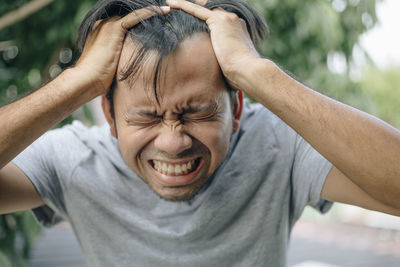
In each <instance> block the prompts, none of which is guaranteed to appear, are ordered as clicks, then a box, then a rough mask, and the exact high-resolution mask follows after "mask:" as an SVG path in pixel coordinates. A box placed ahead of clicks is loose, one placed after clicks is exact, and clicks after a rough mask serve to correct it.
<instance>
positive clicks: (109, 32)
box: [0, 7, 169, 214]
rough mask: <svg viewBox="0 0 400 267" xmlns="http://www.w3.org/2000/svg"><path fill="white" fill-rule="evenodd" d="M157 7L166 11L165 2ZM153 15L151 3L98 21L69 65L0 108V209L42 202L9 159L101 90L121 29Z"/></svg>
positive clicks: (117, 54)
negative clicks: (71, 64) (39, 86)
mask: <svg viewBox="0 0 400 267" xmlns="http://www.w3.org/2000/svg"><path fill="white" fill-rule="evenodd" d="M161 12H163V13H168V12H169V8H167V7H165V8H164V9H162V10H161ZM154 15H156V14H154V12H153V9H151V8H149V9H141V10H138V11H136V12H132V13H131V14H129V15H127V16H125V17H123V18H110V19H108V20H104V21H101V22H99V23H98V24H97V26H96V27H95V29H94V30H93V32H92V33H91V35H90V36H89V38H88V40H87V41H86V44H85V48H84V51H83V53H82V55H81V57H80V59H79V61H78V62H77V64H76V65H75V66H74V67H73V68H70V69H67V70H65V71H64V72H63V73H61V74H60V75H59V76H58V77H57V79H55V80H53V81H52V82H50V83H48V84H47V85H45V86H44V87H42V88H40V89H39V90H37V91H36V92H34V93H32V94H30V95H29V96H27V97H25V98H23V99H21V100H19V101H16V102H14V103H12V104H9V105H7V106H4V107H2V108H0V118H1V120H0V127H1V129H3V130H2V131H0V168H1V170H0V214H2V213H10V212H14V211H21V210H26V209H31V208H34V207H38V206H41V205H43V204H44V203H43V200H42V199H41V198H40V196H39V194H38V193H37V192H36V190H35V188H34V186H33V185H32V183H31V182H30V180H29V179H28V178H27V177H26V176H25V174H24V173H23V172H22V171H21V170H19V169H18V168H17V167H16V166H15V165H14V164H12V163H10V161H11V160H12V159H13V158H14V157H15V156H16V155H18V153H20V152H21V151H22V150H23V149H24V148H26V147H27V146H29V145H30V144H31V143H32V142H33V141H35V140H36V139H37V138H38V137H39V136H41V135H42V134H43V133H45V132H46V131H47V130H49V129H51V128H52V127H53V126H54V125H56V124H57V123H58V122H60V121H61V120H63V119H64V118H65V117H67V116H68V115H69V114H71V113H72V112H73V111H74V110H76V109H77V108H79V107H80V106H81V105H83V104H84V103H86V102H88V101H90V100H92V99H93V98H95V97H97V96H99V95H103V94H105V93H106V92H107V90H108V88H109V87H110V85H111V82H112V79H113V77H114V75H115V72H116V69H117V67H118V62H119V57H120V53H121V49H122V46H123V40H124V38H125V33H126V29H127V28H130V27H132V26H133V25H135V24H137V23H139V22H140V19H146V18H149V17H151V16H154ZM105 51H106V52H105Z"/></svg>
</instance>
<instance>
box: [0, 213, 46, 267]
mask: <svg viewBox="0 0 400 267" xmlns="http://www.w3.org/2000/svg"><path fill="white" fill-rule="evenodd" d="M39 232H40V227H39V225H38V224H37V223H36V221H35V219H34V218H33V215H32V214H30V213H27V212H18V213H14V214H7V215H2V216H0V266H4V267H14V266H25V260H26V259H27V258H28V256H29V252H30V250H31V247H32V245H33V242H34V240H35V237H36V236H37V234H38V233H39Z"/></svg>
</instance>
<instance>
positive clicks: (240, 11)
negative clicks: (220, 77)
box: [77, 0, 268, 111]
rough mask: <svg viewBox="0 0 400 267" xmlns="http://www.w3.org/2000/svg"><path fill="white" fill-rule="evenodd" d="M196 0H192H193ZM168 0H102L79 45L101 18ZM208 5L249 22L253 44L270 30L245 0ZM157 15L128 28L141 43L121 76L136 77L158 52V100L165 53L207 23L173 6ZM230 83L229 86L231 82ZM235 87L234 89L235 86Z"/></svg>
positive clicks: (204, 29) (204, 28) (87, 19)
mask: <svg viewBox="0 0 400 267" xmlns="http://www.w3.org/2000/svg"><path fill="white" fill-rule="evenodd" d="M190 1H191V2H193V1H192V0H190ZM164 5H165V0H100V1H98V2H97V4H96V5H95V6H94V7H93V8H92V9H91V10H90V11H89V13H88V14H87V15H86V17H85V19H84V20H83V22H82V24H81V26H80V29H79V34H78V41H77V45H78V49H79V50H80V52H82V51H83V47H84V45H85V42H86V39H87V37H88V35H89V34H90V33H91V31H92V30H93V26H94V24H95V23H96V21H98V20H102V19H107V18H110V17H113V16H119V17H123V16H125V15H127V14H128V13H130V12H132V11H134V10H138V9H141V8H145V7H149V6H164ZM204 7H205V8H208V9H213V8H222V9H224V10H226V11H229V12H232V13H235V14H236V15H237V16H238V17H239V18H241V19H243V20H244V21H245V22H246V25H247V30H248V32H249V34H250V37H251V39H252V41H253V43H254V44H257V43H258V42H259V41H260V40H262V39H263V38H264V37H266V35H267V34H268V27H267V25H266V23H265V21H264V20H263V18H262V17H261V16H260V15H259V14H258V13H257V12H256V11H255V10H254V9H253V8H252V7H251V6H249V5H248V4H247V3H246V2H244V1H242V0H209V1H208V2H207V3H206V4H205V5H204ZM154 11H155V12H157V13H159V15H158V16H154V17H151V18H149V19H146V20H143V21H141V23H139V24H137V25H135V26H134V27H132V28H131V29H129V30H128V32H127V38H128V37H129V38H131V39H132V40H133V41H134V43H135V44H138V45H139V48H138V50H137V51H136V53H135V54H134V55H133V57H132V58H131V62H130V65H129V66H128V67H127V68H125V69H124V70H122V72H121V78H119V80H118V81H123V80H126V79H128V78H133V79H134V77H135V76H137V74H139V73H140V72H141V70H142V69H141V68H142V66H143V65H144V63H145V62H146V61H147V60H148V59H149V57H150V56H152V55H154V52H155V54H156V55H157V57H158V58H157V60H156V63H155V64H154V69H153V73H154V77H153V90H154V95H155V98H156V101H157V102H158V103H159V99H158V96H157V86H158V83H159V76H160V68H161V62H162V60H163V59H164V58H165V56H167V55H169V54H171V53H172V52H173V51H175V50H176V49H177V48H178V46H179V44H181V43H182V42H183V41H184V40H185V39H187V38H188V37H191V36H192V35H194V34H196V33H208V34H209V29H208V27H207V24H206V23H205V22H204V21H202V20H200V19H197V18H195V17H193V16H191V15H189V14H187V13H185V12H183V11H180V10H174V9H171V12H169V13H168V14H161V12H160V11H158V10H157V9H155V10H154ZM116 82H117V81H116V78H115V77H114V80H113V83H112V85H111V87H110V90H109V92H108V93H107V95H106V96H107V99H108V101H109V102H110V105H111V109H112V111H113V93H114V89H115V86H116ZM227 86H228V90H229V89H230V88H229V85H227ZM232 91H233V90H232Z"/></svg>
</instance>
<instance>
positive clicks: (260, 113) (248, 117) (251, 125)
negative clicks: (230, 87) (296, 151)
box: [240, 99, 298, 143]
mask: <svg viewBox="0 0 400 267" xmlns="http://www.w3.org/2000/svg"><path fill="white" fill-rule="evenodd" d="M240 132H241V134H242V135H251V136H253V138H255V137H259V138H262V139H261V140H264V141H271V142H278V143H281V142H284V143H288V142H290V141H291V140H292V141H293V142H296V139H297V136H298V135H297V133H296V132H295V131H294V130H293V129H292V128H290V127H289V126H288V125H287V124H286V123H285V122H283V121H282V120H281V119H280V118H279V117H278V116H276V115H275V114H274V113H272V112H271V111H270V110H268V109H267V108H266V107H264V106H263V105H261V104H259V103H250V101H249V100H248V99H246V100H245V101H244V103H243V115H242V118H241V120H240ZM255 140H257V139H255Z"/></svg>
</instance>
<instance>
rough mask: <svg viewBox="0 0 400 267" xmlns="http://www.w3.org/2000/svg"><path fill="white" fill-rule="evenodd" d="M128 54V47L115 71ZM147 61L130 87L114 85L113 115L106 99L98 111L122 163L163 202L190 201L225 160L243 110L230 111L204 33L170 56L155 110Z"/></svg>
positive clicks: (235, 107) (129, 45) (150, 64)
mask: <svg viewBox="0 0 400 267" xmlns="http://www.w3.org/2000/svg"><path fill="white" fill-rule="evenodd" d="M133 48H134V45H133V44H132V42H130V41H127V42H126V44H125V46H124V48H123V51H122V55H121V59H120V67H119V68H120V69H121V68H124V67H126V66H127V64H128V62H129V60H131V55H132V51H133ZM150 61H151V62H148V63H145V66H144V68H143V71H142V72H141V74H140V76H139V77H138V78H137V79H135V82H134V83H133V84H132V83H130V82H129V81H128V80H125V81H122V82H118V84H117V87H116V89H115V93H114V116H112V114H110V112H109V106H108V103H107V102H106V100H104V99H103V108H104V111H105V114H106V117H107V120H108V122H109V123H110V126H111V132H112V134H113V135H114V136H116V137H117V138H118V144H119V149H120V151H121V154H122V157H123V158H124V160H125V161H126V163H127V164H128V165H129V166H130V167H131V168H132V169H133V170H134V171H135V172H136V173H137V174H138V175H139V176H141V177H142V179H143V180H144V181H145V182H146V183H148V184H149V186H150V187H151V188H152V189H153V190H154V191H155V192H156V193H157V194H158V195H159V196H161V197H162V198H164V199H168V200H188V199H190V198H191V197H193V196H194V195H195V193H196V192H197V191H198V189H199V188H200V187H201V186H202V185H203V184H204V183H205V182H206V181H207V180H208V179H209V178H210V176H211V175H212V174H213V172H214V171H215V170H216V169H217V167H218V166H219V165H220V164H221V163H222V162H223V160H224V158H225V156H226V154H227V150H228V145H229V139H230V136H231V134H232V129H233V127H232V125H233V124H232V123H233V122H237V121H238V120H239V117H240V110H239V109H240V108H241V105H237V104H235V105H233V106H232V103H231V101H230V97H229V93H228V91H227V88H226V85H225V83H224V80H223V78H222V75H221V72H220V68H219V65H218V63H217V60H216V58H215V55H214V52H213V49H212V46H211V42H210V38H209V36H208V35H207V34H196V35H194V36H193V37H191V38H189V39H187V40H185V41H184V42H183V43H182V44H181V46H180V47H179V48H178V49H177V50H176V51H175V52H174V53H173V54H172V55H171V56H170V57H169V59H168V65H167V67H166V68H164V69H163V70H165V72H164V71H163V72H162V74H161V77H160V88H159V90H158V98H159V104H158V103H157V101H156V98H155V96H154V92H153V90H152V88H153V83H152V82H153V79H152V78H153V77H152V75H149V74H152V73H153V68H154V61H152V60H150ZM143 75H144V76H143Z"/></svg>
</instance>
